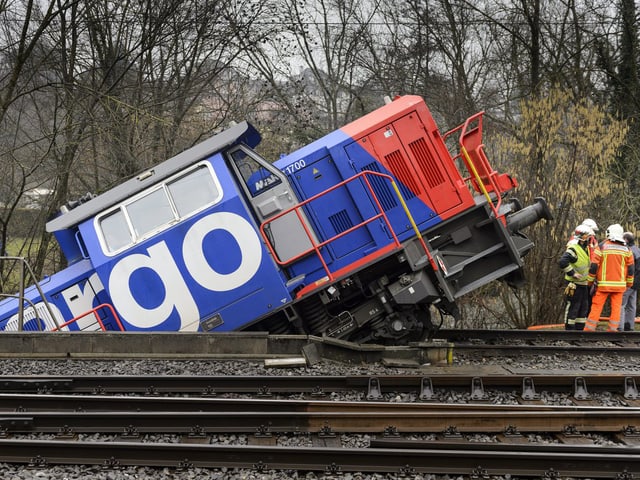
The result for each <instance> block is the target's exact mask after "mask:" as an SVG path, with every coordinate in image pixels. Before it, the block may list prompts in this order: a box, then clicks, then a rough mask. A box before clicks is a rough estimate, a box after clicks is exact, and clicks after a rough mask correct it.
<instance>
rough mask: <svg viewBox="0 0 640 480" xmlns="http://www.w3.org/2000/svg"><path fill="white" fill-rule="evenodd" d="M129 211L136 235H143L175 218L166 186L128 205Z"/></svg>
mask: <svg viewBox="0 0 640 480" xmlns="http://www.w3.org/2000/svg"><path fill="white" fill-rule="evenodd" d="M127 213H128V214H129V218H130V219H131V224H132V225H133V230H134V231H135V233H136V237H142V236H144V235H145V234H146V233H149V232H150V231H152V230H155V229H157V228H158V227H160V226H162V225H165V224H167V223H169V222H171V221H172V220H175V214H174V213H173V209H172V208H171V204H170V203H169V198H168V197H167V194H166V192H165V191H164V188H159V189H157V190H155V191H153V192H151V193H149V194H148V195H145V196H144V197H142V198H139V199H138V200H136V201H135V202H132V203H130V204H129V205H127Z"/></svg>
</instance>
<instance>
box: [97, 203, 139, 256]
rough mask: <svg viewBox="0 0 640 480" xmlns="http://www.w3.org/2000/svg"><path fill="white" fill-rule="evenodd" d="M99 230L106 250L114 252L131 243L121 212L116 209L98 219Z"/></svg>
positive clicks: (127, 227)
mask: <svg viewBox="0 0 640 480" xmlns="http://www.w3.org/2000/svg"><path fill="white" fill-rule="evenodd" d="M100 229H101V230H102V236H103V238H104V241H105V243H106V244H107V250H109V251H110V252H115V251H116V250H120V249H121V248H122V247H124V246H125V245H129V244H130V243H131V241H132V238H131V231H130V230H129V225H128V224H127V219H126V218H125V216H124V213H123V212H122V210H120V209H118V210H115V211H113V212H111V213H109V214H108V215H107V216H105V217H102V218H101V219H100Z"/></svg>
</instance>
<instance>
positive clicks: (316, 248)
mask: <svg viewBox="0 0 640 480" xmlns="http://www.w3.org/2000/svg"><path fill="white" fill-rule="evenodd" d="M369 176H375V177H381V178H383V179H386V180H388V181H389V182H390V183H391V185H392V187H393V190H394V192H395V195H396V196H397V197H398V200H399V201H400V204H401V205H402V208H403V210H404V212H405V214H406V216H407V218H408V220H409V222H410V223H411V226H412V228H413V230H414V232H415V234H416V237H417V239H418V241H419V242H420V244H421V246H422V248H423V249H424V252H425V254H426V256H427V258H428V260H429V263H430V264H431V267H432V268H433V269H434V270H438V266H437V264H436V262H435V260H434V259H433V257H432V255H431V252H430V251H429V249H428V247H427V245H426V243H425V242H424V239H423V238H422V235H421V233H420V230H419V229H418V226H417V225H416V222H415V220H414V219H413V216H412V215H411V212H410V211H409V207H408V206H407V204H406V202H405V200H404V198H403V197H402V194H401V193H400V189H399V188H398V185H397V184H396V182H395V180H394V179H393V177H391V176H390V175H387V174H384V173H380V172H374V171H371V170H365V171H362V172H360V173H358V174H356V175H354V176H353V177H351V178H348V179H346V180H343V181H342V182H340V183H338V184H336V185H334V186H332V187H331V188H328V189H327V190H324V191H322V192H320V193H318V194H316V195H314V196H312V197H309V198H308V199H306V200H304V201H303V202H300V203H298V204H297V205H294V206H293V207H291V208H289V209H287V210H284V211H282V212H280V213H278V214H277V215H274V216H273V217H271V218H269V219H267V220H265V221H264V222H263V223H262V224H261V225H260V233H261V234H262V237H263V238H264V240H265V243H266V245H267V248H268V249H269V251H270V253H271V255H272V256H273V258H274V260H275V261H276V263H277V264H278V265H282V266H285V265H289V264H291V263H293V262H295V261H296V260H299V259H301V258H303V257H305V256H307V255H309V254H311V253H315V254H316V255H317V257H318V259H319V260H320V262H321V264H322V267H323V269H324V271H325V273H326V274H327V276H326V278H325V279H324V281H333V280H335V273H336V272H335V271H332V270H331V269H330V268H329V266H328V265H327V262H326V261H325V259H324V257H323V255H322V252H321V249H322V248H323V247H325V246H327V245H328V244H330V243H331V242H334V241H336V240H337V239H339V238H342V237H344V236H346V235H348V234H349V233H352V232H354V231H355V230H357V229H359V228H362V227H364V226H366V225H368V224H369V223H371V222H373V221H375V220H378V219H382V220H383V221H384V223H385V225H386V226H387V228H388V231H389V234H390V236H391V238H392V242H391V243H390V244H389V245H387V246H385V247H383V248H381V249H379V250H378V251H376V252H375V253H374V254H371V255H369V256H367V257H365V258H364V259H360V260H358V262H354V264H355V263H364V262H365V261H367V260H370V259H371V257H372V256H374V257H375V256H380V255H383V254H385V253H387V252H388V251H391V250H393V249H394V248H396V249H398V248H400V246H401V243H400V241H399V240H398V236H397V235H396V233H395V231H394V229H393V226H392V225H391V222H390V221H389V218H388V217H387V214H386V213H385V211H384V208H383V207H382V205H381V203H380V200H379V198H378V196H377V195H376V194H375V191H374V189H373V187H372V185H371V182H370V181H369V178H368V177H369ZM357 179H362V180H363V183H364V185H365V186H366V188H367V190H368V191H369V194H370V198H371V199H372V200H373V203H374V204H375V207H376V210H377V212H378V213H375V214H374V215H372V216H371V217H369V218H366V219H364V220H363V221H362V222H360V223H358V224H356V225H354V226H352V227H350V228H348V229H346V230H344V231H342V232H340V233H338V234H336V235H334V236H333V237H330V238H328V239H327V240H324V241H321V242H318V241H317V240H316V239H315V237H314V235H313V234H312V232H311V231H310V229H309V226H308V225H307V222H305V221H304V218H303V214H302V213H301V209H302V208H304V207H305V206H306V205H308V204H309V203H311V202H313V201H314V200H316V199H318V198H320V197H323V196H325V195H327V194H329V193H330V192H332V191H334V190H336V189H338V188H341V187H345V186H346V185H347V184H348V183H350V182H353V181H354V180H357ZM291 212H295V214H296V215H297V217H298V221H299V222H300V225H301V226H302V228H303V229H304V232H305V234H306V236H307V238H308V240H309V242H310V244H311V247H310V248H308V249H306V250H304V251H303V252H301V253H299V254H297V255H295V256H293V257H290V258H286V259H281V258H279V256H278V254H277V253H276V250H275V248H274V246H273V245H272V244H271V240H270V236H269V234H268V233H267V231H266V228H267V227H268V225H269V224H270V223H272V222H274V221H276V220H277V219H279V218H281V217H283V216H285V215H288V214H290V213H291ZM354 264H351V265H349V266H347V267H345V268H349V267H351V266H353V265H354ZM341 270H342V271H344V268H343V269H341Z"/></svg>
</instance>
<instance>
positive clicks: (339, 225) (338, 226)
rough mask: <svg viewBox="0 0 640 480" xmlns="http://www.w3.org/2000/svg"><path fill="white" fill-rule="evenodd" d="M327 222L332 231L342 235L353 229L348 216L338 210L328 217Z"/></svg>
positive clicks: (343, 211)
mask: <svg viewBox="0 0 640 480" xmlns="http://www.w3.org/2000/svg"><path fill="white" fill-rule="evenodd" d="M329 222H330V223H331V226H332V227H333V230H334V231H335V232H336V234H338V233H342V232H344V231H346V230H349V229H350V228H351V227H353V222H352V221H351V219H350V218H349V214H348V213H347V211H346V210H340V211H339V212H337V213H334V214H333V215H331V216H330V217H329Z"/></svg>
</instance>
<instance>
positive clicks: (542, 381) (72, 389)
mask: <svg viewBox="0 0 640 480" xmlns="http://www.w3.org/2000/svg"><path fill="white" fill-rule="evenodd" d="M639 381H640V374H624V373H614V374H611V373H594V374H573V375H572V374H566V373H562V374H535V375H533V374H532V375H524V374H513V373H509V374H504V375H482V374H480V375H468V374H465V375H459V374H456V375H447V374H429V375H381V376H297V375H293V376H286V375H272V376H231V375H229V376H182V375H165V376H159V375H158V376H150V375H143V376H134V375H131V376H128V375H118V376H98V377H90V376H28V377H21V376H3V377H0V393H29V392H40V393H85V394H98V395H101V394H107V393H130V394H135V393H137V394H143V395H160V394H185V393H186V394H196V395H205V396H206V395H210V396H213V395H218V394H223V393H244V394H250V395H255V396H257V397H262V398H268V397H272V396H274V395H276V394H293V393H296V394H297V393H304V394H308V395H311V396H313V397H316V398H321V397H322V396H326V395H329V394H330V393H331V392H344V391H361V392H363V393H364V394H366V398H367V399H368V400H381V399H383V397H384V394H385V393H389V394H391V393H402V392H415V393H416V394H417V395H418V397H419V398H420V399H421V400H432V399H433V396H434V390H435V389H436V388H443V389H448V390H453V389H459V390H467V391H469V392H470V393H471V394H472V397H473V399H476V400H481V399H482V398H483V397H484V390H485V389H495V390H506V391H514V392H519V394H520V395H521V396H523V397H531V396H535V395H536V390H542V389H544V390H546V391H560V392H567V393H572V394H574V395H578V396H581V397H586V396H588V395H589V392H590V391H597V390H598V391H611V392H615V393H619V394H622V395H624V396H625V397H626V398H630V399H638V398H640V394H639V392H638V387H637V383H638V382H639Z"/></svg>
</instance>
